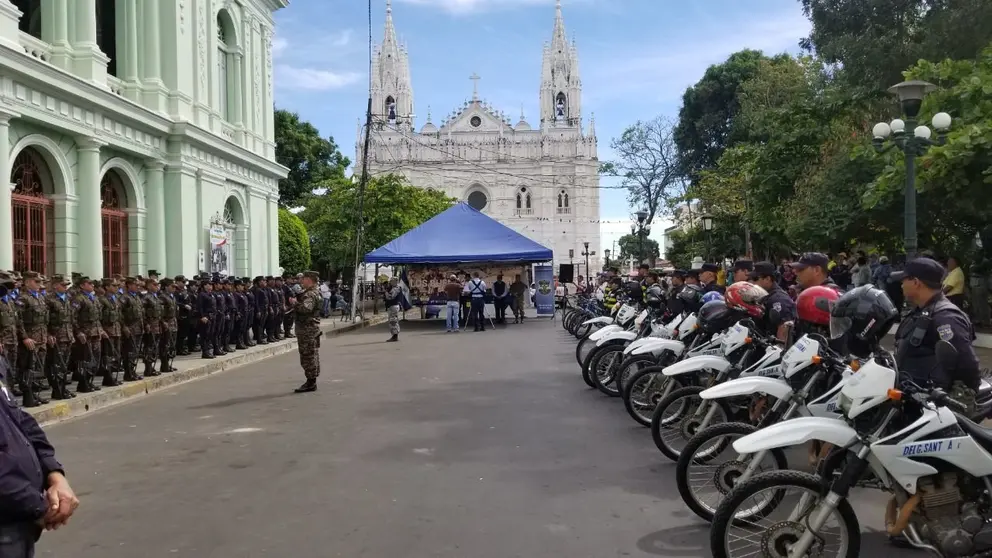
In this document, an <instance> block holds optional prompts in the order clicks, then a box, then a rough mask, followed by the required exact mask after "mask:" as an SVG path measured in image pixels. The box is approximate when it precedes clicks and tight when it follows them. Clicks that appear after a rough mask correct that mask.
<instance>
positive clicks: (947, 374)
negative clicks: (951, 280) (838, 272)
mask: <svg viewBox="0 0 992 558" xmlns="http://www.w3.org/2000/svg"><path fill="white" fill-rule="evenodd" d="M946 274H947V271H946V270H945V269H944V266H942V265H940V264H939V263H938V262H936V261H934V260H932V259H929V258H918V259H915V260H911V261H909V262H907V263H906V267H905V268H904V269H903V271H897V272H895V273H893V274H892V279H893V280H896V281H901V282H902V292H903V295H905V297H906V300H907V301H909V302H910V303H911V304H913V306H914V308H913V310H912V311H910V312H909V314H907V315H906V316H905V317H904V318H903V320H902V323H900V324H899V329H898V330H897V331H896V362H897V363H898V364H899V368H900V370H901V371H904V372H906V373H908V374H909V375H910V376H912V378H913V380H914V381H915V382H916V383H917V384H919V385H921V386H924V387H926V386H928V385H930V383H931V382H932V385H933V386H934V387H939V388H942V389H944V390H947V391H948V394H949V395H950V396H951V397H953V398H955V399H958V400H959V401H961V402H962V403H964V404H965V405H968V406H969V407H972V406H973V405H974V398H975V392H974V390H977V389H978V385H979V382H980V378H981V372H980V370H979V367H978V357H977V356H976V355H975V350H974V349H973V348H972V346H971V342H972V340H973V339H974V330H973V328H972V326H971V321H970V320H969V319H968V316H967V315H966V314H965V313H964V312H963V311H962V310H961V309H960V308H958V307H957V306H955V305H954V304H953V303H951V301H949V300H948V299H947V297H946V296H944V293H943V292H942V290H941V282H942V281H943V280H944V276H945V275H946ZM938 341H947V342H949V343H950V344H951V345H953V346H954V348H955V349H957V362H955V363H954V366H953V367H952V368H951V369H946V368H945V364H946V363H941V362H939V361H938V360H937V356H936V346H937V342H938Z"/></svg>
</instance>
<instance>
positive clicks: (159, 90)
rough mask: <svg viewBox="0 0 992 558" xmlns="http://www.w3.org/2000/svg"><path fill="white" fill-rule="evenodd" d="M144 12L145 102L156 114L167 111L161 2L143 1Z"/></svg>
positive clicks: (156, 0) (153, 0)
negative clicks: (163, 79)
mask: <svg viewBox="0 0 992 558" xmlns="http://www.w3.org/2000/svg"><path fill="white" fill-rule="evenodd" d="M142 2H143V8H144V11H143V13H142V15H143V16H144V20H143V23H144V29H143V33H142V35H143V36H144V47H145V48H144V55H145V56H144V60H142V62H143V64H144V65H143V67H142V69H143V70H144V76H143V77H144V80H143V81H144V83H143V86H144V91H145V92H144V100H145V106H147V107H148V108H150V109H151V110H154V111H155V112H163V111H164V110H165V104H164V101H165V86H164V84H163V83H162V37H161V32H160V28H161V23H160V18H161V10H160V9H159V0H142Z"/></svg>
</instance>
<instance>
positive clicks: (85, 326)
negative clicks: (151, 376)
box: [72, 277, 107, 393]
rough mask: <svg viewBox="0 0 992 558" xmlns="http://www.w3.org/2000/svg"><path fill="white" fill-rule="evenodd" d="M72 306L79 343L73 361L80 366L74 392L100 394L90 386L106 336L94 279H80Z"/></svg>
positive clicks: (97, 368)
mask: <svg viewBox="0 0 992 558" xmlns="http://www.w3.org/2000/svg"><path fill="white" fill-rule="evenodd" d="M72 307H73V310H74V311H75V314H76V319H75V330H76V331H75V333H76V341H77V343H78V345H77V349H76V359H75V360H76V362H77V363H79V364H80V367H79V368H80V370H79V373H80V376H79V384H78V385H77V386H76V392H77V393H88V392H91V391H99V389H100V388H99V387H97V386H96V385H94V384H93V377H94V376H95V375H96V373H97V372H98V371H99V369H100V363H101V355H102V352H103V346H102V342H103V340H104V339H105V338H107V334H106V332H104V331H103V324H102V311H101V305H100V301H99V300H97V298H96V292H94V289H93V280H92V279H90V278H89V277H80V278H79V283H78V291H77V293H76V296H75V297H74V298H73V301H72ZM104 380H106V376H104Z"/></svg>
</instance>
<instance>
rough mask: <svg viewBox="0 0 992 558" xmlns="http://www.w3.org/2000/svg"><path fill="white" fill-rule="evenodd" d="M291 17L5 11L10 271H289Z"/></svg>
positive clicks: (191, 2)
mask: <svg viewBox="0 0 992 558" xmlns="http://www.w3.org/2000/svg"><path fill="white" fill-rule="evenodd" d="M287 4H288V1H287V0H0V173H5V174H7V175H8V176H9V177H10V184H9V188H0V269H15V270H18V271H25V270H34V271H40V272H42V273H45V274H53V273H64V274H69V273H71V272H80V273H82V274H84V275H89V276H91V277H105V276H109V275H110V274H114V273H120V274H123V275H134V274H139V273H140V274H146V273H147V272H148V270H149V269H154V270H157V271H159V272H160V273H162V274H166V275H177V274H184V275H187V276H190V275H192V274H195V273H197V272H199V271H218V272H224V273H228V274H237V275H240V276H246V275H248V276H255V275H259V274H272V273H275V272H277V271H278V265H279V248H278V246H279V243H278V228H279V227H278V215H277V211H276V210H277V201H278V189H277V184H278V180H279V179H280V178H282V177H284V176H286V172H287V169H286V168H284V167H282V166H280V165H279V164H277V163H276V162H275V142H274V130H273V87H272V31H273V20H272V13H273V12H274V11H276V10H278V9H281V8H285V7H286V6H287Z"/></svg>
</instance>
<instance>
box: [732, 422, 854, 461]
mask: <svg viewBox="0 0 992 558" xmlns="http://www.w3.org/2000/svg"><path fill="white" fill-rule="evenodd" d="M857 439H858V433H857V432H855V431H854V429H853V428H851V427H850V426H848V425H847V423H845V422H844V421H843V420H840V419H834V418H826V417H800V418H794V419H791V420H787V421H785V422H780V423H777V424H773V425H771V426H768V427H766V428H762V429H761V430H759V431H757V432H755V433H753V434H748V435H747V436H744V437H743V438H739V439H738V440H737V441H735V442H734V451H736V452H738V453H745V454H750V453H756V452H759V451H764V450H770V449H775V448H784V447H788V446H798V445H800V444H805V443H806V442H809V441H811V440H820V441H823V442H827V443H828V444H833V445H835V446H840V447H846V446H848V445H850V444H853V443H854V442H856V441H857Z"/></svg>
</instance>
